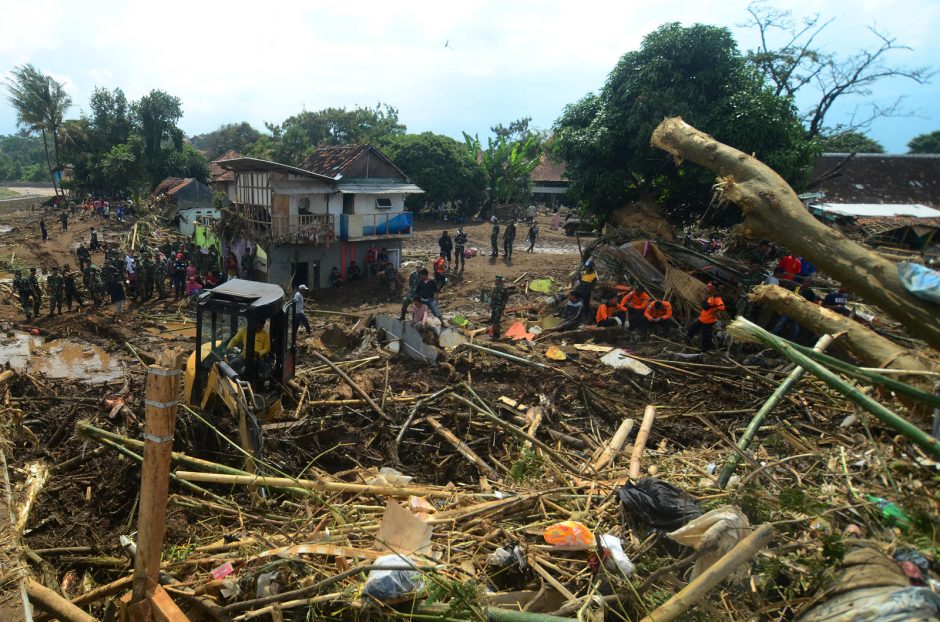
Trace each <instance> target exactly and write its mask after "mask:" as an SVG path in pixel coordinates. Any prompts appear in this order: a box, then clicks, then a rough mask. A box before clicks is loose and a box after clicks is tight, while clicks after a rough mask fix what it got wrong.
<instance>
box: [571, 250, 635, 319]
mask: <svg viewBox="0 0 940 622" xmlns="http://www.w3.org/2000/svg"><path fill="white" fill-rule="evenodd" d="M595 285H597V270H595V269H594V260H593V259H588V260H587V261H586V262H584V269H582V270H581V274H580V275H579V276H578V284H577V286H576V287H575V289H574V291H575V292H576V293H577V294H578V299H579V300H580V302H581V304H582V312H583V313H584V319H587V314H588V311H589V310H590V308H591V294H592V293H593V292H594V286H595ZM620 304H621V305H624V302H623V301H621V302H620ZM624 306H625V305H624Z"/></svg>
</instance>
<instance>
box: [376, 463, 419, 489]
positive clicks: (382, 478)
mask: <svg viewBox="0 0 940 622" xmlns="http://www.w3.org/2000/svg"><path fill="white" fill-rule="evenodd" d="M413 479H414V478H413V477H411V476H410V475H405V474H404V473H402V472H401V471H397V470H395V469H393V468H392V467H382V468H381V469H379V475H378V477H373V478H372V479H371V480H369V484H370V485H372V486H407V485H408V484H410V483H411V480H413Z"/></svg>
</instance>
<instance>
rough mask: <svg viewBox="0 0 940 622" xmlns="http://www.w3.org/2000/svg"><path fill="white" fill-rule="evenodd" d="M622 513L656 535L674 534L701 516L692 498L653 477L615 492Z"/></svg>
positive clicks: (645, 478)
mask: <svg viewBox="0 0 940 622" xmlns="http://www.w3.org/2000/svg"><path fill="white" fill-rule="evenodd" d="M617 495H618V496H619V497H620V501H621V502H622V503H623V506H624V509H626V511H627V512H628V513H629V514H631V515H633V516H637V517H639V518H641V519H642V520H643V521H644V522H645V523H647V524H648V525H649V526H650V527H651V528H653V529H655V530H657V531H675V530H676V529H678V528H679V527H682V526H683V525H685V524H686V523H688V522H689V521H690V520H692V519H694V518H698V517H699V516H701V515H702V510H701V509H699V507H698V504H697V503H696V502H695V498H694V497H692V495H690V494H688V493H687V492H685V491H683V490H682V489H680V488H676V487H675V486H673V485H672V484H670V483H668V482H665V481H663V480H661V479H658V478H656V477H644V478H643V479H641V480H640V481H638V482H636V483H628V484H627V485H626V486H624V487H622V488H620V489H618V490H617Z"/></svg>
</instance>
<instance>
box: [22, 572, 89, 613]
mask: <svg viewBox="0 0 940 622" xmlns="http://www.w3.org/2000/svg"><path fill="white" fill-rule="evenodd" d="M26 593H27V594H28V595H29V600H30V602H32V603H33V604H35V605H36V606H37V607H39V608H40V609H42V610H43V611H46V612H48V613H51V614H52V615H54V616H55V617H56V618H58V619H59V620H63V621H64V622H97V621H98V618H95V617H93V616H90V615H88V614H87V613H85V612H84V611H82V610H81V609H79V608H78V607H76V606H75V605H73V604H72V603H70V602H69V601H67V600H65V599H64V598H62V597H61V596H59V595H58V594H57V593H55V592H53V591H52V590H50V589H49V588H47V587H46V586H44V585H42V584H41V583H38V582H37V581H34V580H33V579H27V580H26Z"/></svg>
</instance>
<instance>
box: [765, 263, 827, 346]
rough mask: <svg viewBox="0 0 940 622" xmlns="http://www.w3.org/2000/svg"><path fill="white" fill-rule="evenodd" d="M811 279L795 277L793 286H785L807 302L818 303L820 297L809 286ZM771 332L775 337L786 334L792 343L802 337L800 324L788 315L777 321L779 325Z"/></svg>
mask: <svg viewBox="0 0 940 622" xmlns="http://www.w3.org/2000/svg"><path fill="white" fill-rule="evenodd" d="M809 284H810V279H804V278H803V277H801V276H798V277H795V278H794V279H793V284H792V286H785V287H786V289H790V290H791V291H792V292H793V293H794V294H799V295H800V296H802V297H803V298H805V299H806V300H808V301H809V302H812V303H814V304H815V303H816V301H817V300H819V297H818V296H817V295H816V292H814V291H813V290H812V288H810V286H809ZM770 332H771V333H773V334H774V335H782V334H783V333H784V332H786V333H787V334H788V335H789V338H790V340H791V341H795V340H796V339H797V338H798V337H799V336H800V325H799V323H798V322H797V321H796V320H794V319H793V318H791V317H790V316H788V315H781V316H780V319H778V320H777V323H776V324H774V327H773V328H771V329H770Z"/></svg>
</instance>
